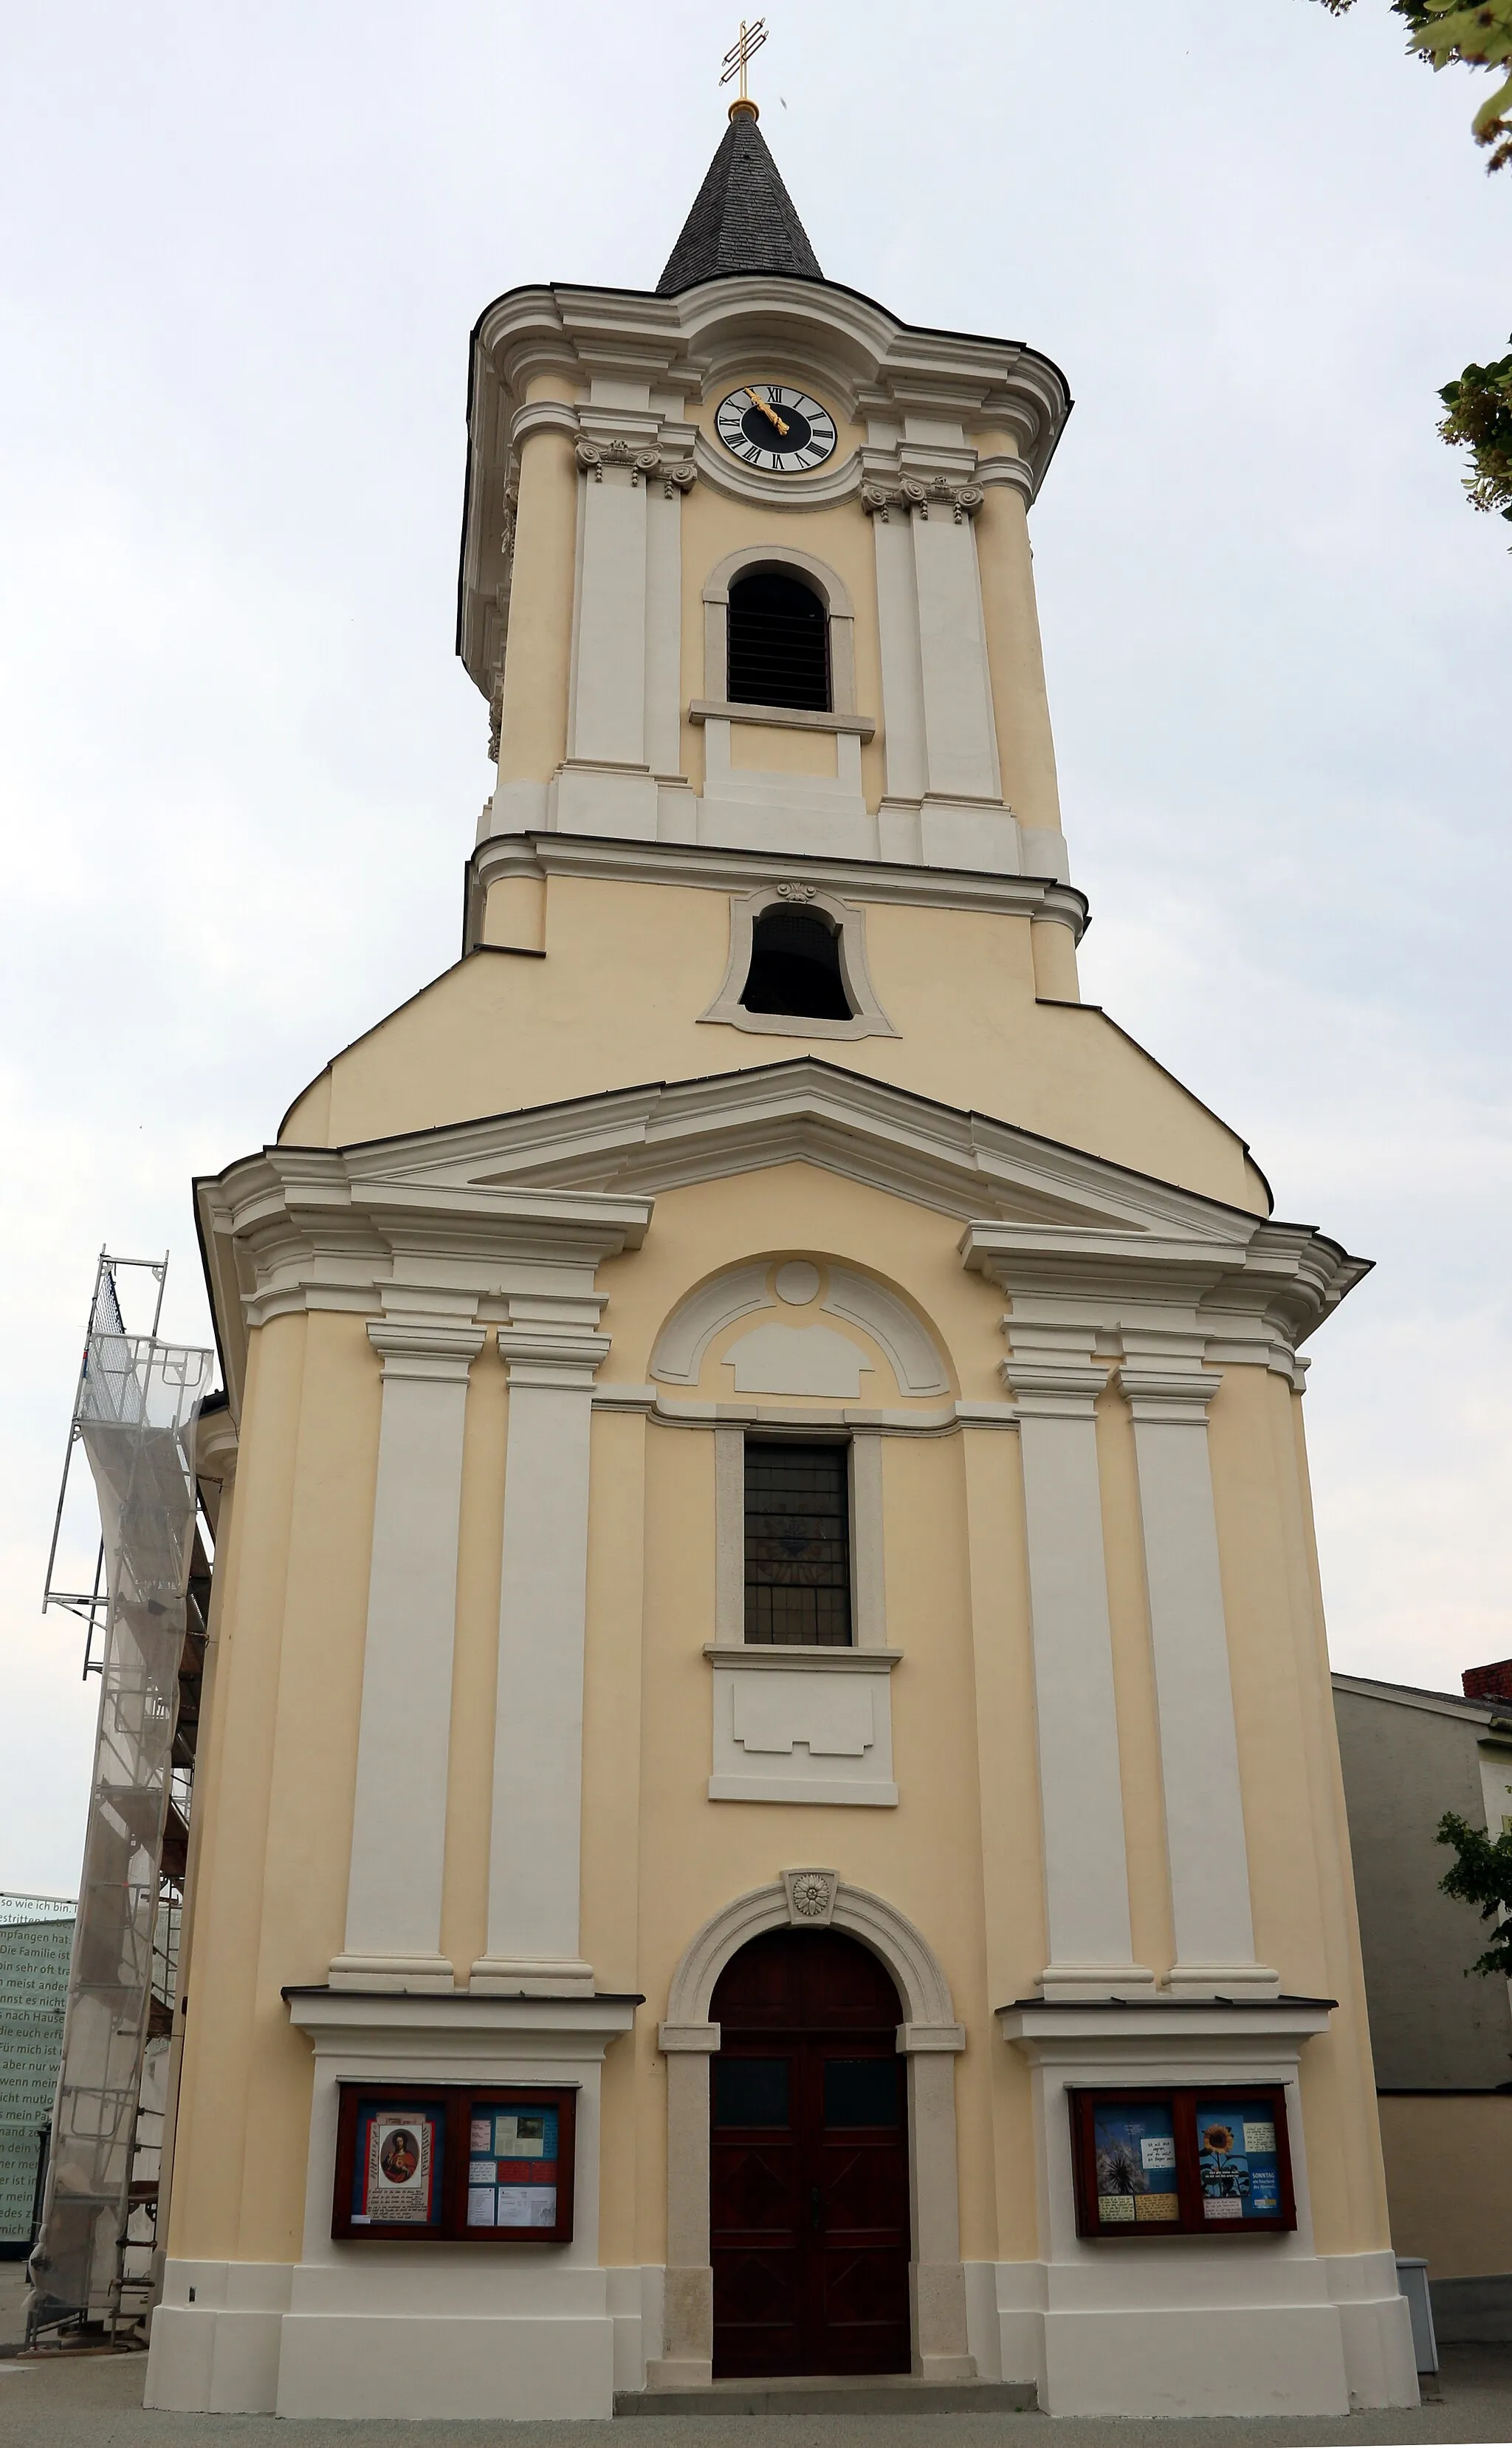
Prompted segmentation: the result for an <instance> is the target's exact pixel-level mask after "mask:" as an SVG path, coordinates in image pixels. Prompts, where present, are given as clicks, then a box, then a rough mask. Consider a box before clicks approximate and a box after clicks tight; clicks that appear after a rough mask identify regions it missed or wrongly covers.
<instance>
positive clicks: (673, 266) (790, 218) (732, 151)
mask: <svg viewBox="0 0 1512 2448" xmlns="http://www.w3.org/2000/svg"><path fill="white" fill-rule="evenodd" d="M739 272H776V273H785V274H788V275H789V276H796V277H798V278H800V279H808V280H822V279H823V278H824V275H823V273H822V272H821V271H820V269H819V260H818V258H817V256H816V255H815V254H814V252H813V247H812V246H811V245H810V244H809V239H808V233H807V231H806V230H805V229H804V226H803V223H802V222H801V221H800V220H799V219H798V216H797V212H796V209H795V207H794V201H793V199H792V197H791V196H790V195H789V193H788V191H787V189H786V187H785V186H784V185H783V183H782V180H781V176H780V174H779V172H778V170H777V165H776V163H775V162H774V161H773V159H772V155H771V153H770V152H769V151H768V149H767V142H766V138H765V137H764V136H763V135H762V133H761V130H760V129H759V127H758V126H757V125H756V121H755V119H753V118H751V117H749V116H748V115H747V114H746V113H745V112H743V111H742V112H737V115H736V117H735V118H733V119H732V120H731V122H730V124H729V126H728V128H727V129H726V130H725V134H724V137H723V140H722V141H721V143H720V145H719V149H718V152H717V153H716V154H715V157H714V160H713V161H712V162H711V163H710V164H709V171H708V176H707V177H706V179H705V180H704V182H703V184H702V186H701V187H700V188H699V192H698V196H697V198H696V199H695V201H694V206H693V210H692V212H691V213H690V214H689V215H688V218H687V220H685V221H684V222H683V225H682V235H681V236H680V238H679V239H678V242H677V244H676V246H675V247H674V248H673V250H672V253H671V254H670V255H669V256H668V258H667V265H666V270H665V271H664V272H663V273H662V275H661V277H660V280H659V281H658V282H657V296H659V297H672V296H676V295H677V293H678V291H679V289H691V288H692V287H693V286H694V284H695V282H697V281H699V280H718V278H720V277H721V276H727V275H729V274H731V273H739Z"/></svg>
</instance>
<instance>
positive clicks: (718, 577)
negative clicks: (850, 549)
mask: <svg viewBox="0 0 1512 2448" xmlns="http://www.w3.org/2000/svg"><path fill="white" fill-rule="evenodd" d="M764 570H771V571H772V572H773V573H774V574H775V575H776V576H777V577H783V576H786V575H788V574H790V573H796V574H797V575H798V576H799V577H802V578H805V579H807V580H808V582H809V583H810V584H811V585H812V586H813V590H814V592H815V594H816V595H817V596H818V598H819V601H820V602H821V603H822V604H823V605H824V607H825V613H826V617H827V619H828V622H829V631H830V637H829V645H830V710H829V712H828V713H827V714H815V713H811V712H808V711H806V710H803V709H799V708H797V707H789V708H787V709H785V711H787V712H789V713H792V714H794V715H796V716H797V717H798V721H797V724H796V726H795V727H797V728H799V729H804V730H807V729H811V728H812V729H814V730H819V731H826V730H853V729H855V728H856V726H857V723H858V720H859V717H857V714H856V702H855V606H854V604H853V602H852V600H851V590H850V588H849V587H848V586H847V585H846V583H845V581H844V579H843V578H842V577H841V576H840V574H839V572H838V570H834V569H832V568H831V566H830V564H829V563H828V562H827V561H820V560H819V559H818V557H817V555H816V554H814V553H812V552H800V551H799V550H798V549H797V547H796V546H795V545H788V544H781V545H771V544H764V545H763V544H753V545H741V546H740V548H739V550H738V551H737V552H730V553H726V555H725V557H724V559H723V560H722V561H720V562H717V563H716V564H715V566H714V568H713V569H711V570H710V572H709V575H708V577H707V578H706V579H705V580H704V582H703V698H702V700H701V702H702V703H703V704H704V705H705V706H715V705H717V706H718V710H719V714H720V716H721V717H722V718H724V719H725V720H728V721H731V722H739V721H742V720H744V721H759V720H760V719H761V718H762V714H763V711H764V710H763V709H762V708H760V707H758V706H754V705H753V706H743V705H734V704H732V703H731V702H730V698H729V685H730V589H731V587H732V585H733V584H734V583H735V581H736V580H737V578H754V577H756V575H757V574H758V573H759V572H761V571H764ZM766 718H767V719H768V720H770V719H771V715H770V712H767V717H766Z"/></svg>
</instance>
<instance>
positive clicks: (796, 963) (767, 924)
mask: <svg viewBox="0 0 1512 2448" xmlns="http://www.w3.org/2000/svg"><path fill="white" fill-rule="evenodd" d="M740 1001H741V1003H742V1004H744V1006H745V1008H746V1010H747V1011H773V1012H783V1013H786V1014H787V1015H788V1016H789V1017H790V1018H792V1019H796V1020H852V1019H853V1018H854V1017H855V1015H854V1013H853V1012H852V1009H851V1004H850V998H849V997H848V995H847V994H846V990H845V979H844V977H843V975H842V974H841V969H840V947H839V944H838V942H837V941H836V938H835V937H834V935H833V934H832V932H831V930H830V928H828V927H827V926H826V925H825V923H824V920H823V919H822V918H816V917H815V916H814V915H813V911H812V910H810V909H786V908H783V909H763V910H762V911H761V913H760V915H759V917H758V918H757V919H756V924H755V926H754V927H753V928H752V929H751V966H750V969H749V970H748V971H747V974H746V982H745V991H744V993H743V994H742V995H741V997H740Z"/></svg>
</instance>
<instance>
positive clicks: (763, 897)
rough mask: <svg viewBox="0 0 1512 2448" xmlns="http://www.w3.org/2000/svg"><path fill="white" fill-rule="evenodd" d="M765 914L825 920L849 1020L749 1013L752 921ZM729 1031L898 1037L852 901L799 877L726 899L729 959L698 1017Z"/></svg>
mask: <svg viewBox="0 0 1512 2448" xmlns="http://www.w3.org/2000/svg"><path fill="white" fill-rule="evenodd" d="M768 909H801V910H805V911H810V912H813V913H814V914H816V915H819V916H822V917H823V918H825V919H827V920H828V922H829V924H830V926H831V927H832V928H833V931H834V939H835V950H836V952H837V953H838V955H839V961H840V977H841V982H842V984H843V985H844V987H845V991H846V999H847V1001H848V1002H849V1004H850V1005H851V1012H852V1017H851V1018H850V1019H849V1020H814V1019H810V1018H809V1017H807V1016H806V1015H805V1014H804V1013H802V1012H789V1011H747V1009H746V1007H745V1005H744V1004H743V1003H742V1002H741V1001H740V997H741V994H742V992H743V991H744V988H745V982H746V980H747V978H748V977H749V976H750V973H751V954H752V948H753V939H754V936H755V931H756V920H757V919H758V918H759V917H760V916H761V915H762V914H763V912H764V911H766V910H768ZM706 1022H707V1023H714V1024H719V1025H722V1026H724V1027H727V1028H744V1029H749V1030H751V1031H753V1032H754V1033H755V1034H756V1035H758V1036H762V1037H833V1038H854V1037H896V1036H897V1035H898V1034H899V1032H898V1030H897V1029H895V1028H894V1027H893V1025H892V1023H891V1021H890V1020H889V1018H888V1016H887V1013H886V1012H885V1011H884V1010H883V1008H882V1005H881V1004H880V1003H879V1002H878V1001H877V995H876V989H875V987H874V986H873V985H872V984H871V969H870V967H869V966H868V963H867V947H866V914H865V911H864V910H863V909H861V908H858V907H857V905H856V904H855V903H854V902H851V901H842V900H840V899H839V897H838V895H837V894H835V893H833V892H821V891H820V890H819V889H818V887H817V886H816V885H813V884H808V883H805V882H803V881H801V880H799V879H797V878H795V877H794V878H783V879H781V880H779V881H777V882H775V883H772V884H764V885H758V886H757V887H756V890H755V891H753V892H734V893H732V894H731V896H730V957H729V961H728V963H727V964H726V966H725V972H724V976H723V977H722V979H721V980H720V982H719V990H718V994H717V995H716V996H715V998H714V1001H713V1002H712V1003H711V1004H709V1006H708V1008H707V1010H705V1011H701V1012H700V1013H699V1026H700V1027H701V1026H702V1025H703V1024H704V1023H706Z"/></svg>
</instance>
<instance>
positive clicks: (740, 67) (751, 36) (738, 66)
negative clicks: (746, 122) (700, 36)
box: [719, 17, 767, 119]
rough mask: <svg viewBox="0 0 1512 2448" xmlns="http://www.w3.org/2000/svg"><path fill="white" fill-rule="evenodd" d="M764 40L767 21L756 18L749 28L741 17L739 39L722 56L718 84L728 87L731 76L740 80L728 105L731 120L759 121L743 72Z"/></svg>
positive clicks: (762, 18)
mask: <svg viewBox="0 0 1512 2448" xmlns="http://www.w3.org/2000/svg"><path fill="white" fill-rule="evenodd" d="M766 38H767V21H766V19H765V18H764V17H757V19H756V23H755V24H754V25H751V26H748V25H747V24H746V22H745V19H744V18H743V17H742V18H741V20H740V38H739V40H738V42H735V43H732V44H731V46H730V48H729V49H728V50H727V51H726V53H725V55H724V66H723V74H722V75H721V76H720V79H719V83H720V84H721V85H728V84H729V82H730V79H731V78H732V77H733V76H737V77H738V78H739V80H740V90H739V92H738V93H737V95H736V98H735V100H734V102H732V103H731V105H730V116H731V118H732V119H734V118H736V117H737V116H738V117H740V118H742V119H759V117H760V115H761V114H760V112H759V111H758V110H757V108H756V104H755V103H754V102H753V101H752V100H751V97H750V95H749V94H748V93H747V92H746V89H745V72H746V69H747V68H748V67H749V66H750V64H751V62H752V61H753V60H754V59H755V57H756V53H757V51H758V50H759V49H760V48H761V46H762V44H763V43H764V42H765V41H766Z"/></svg>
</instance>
